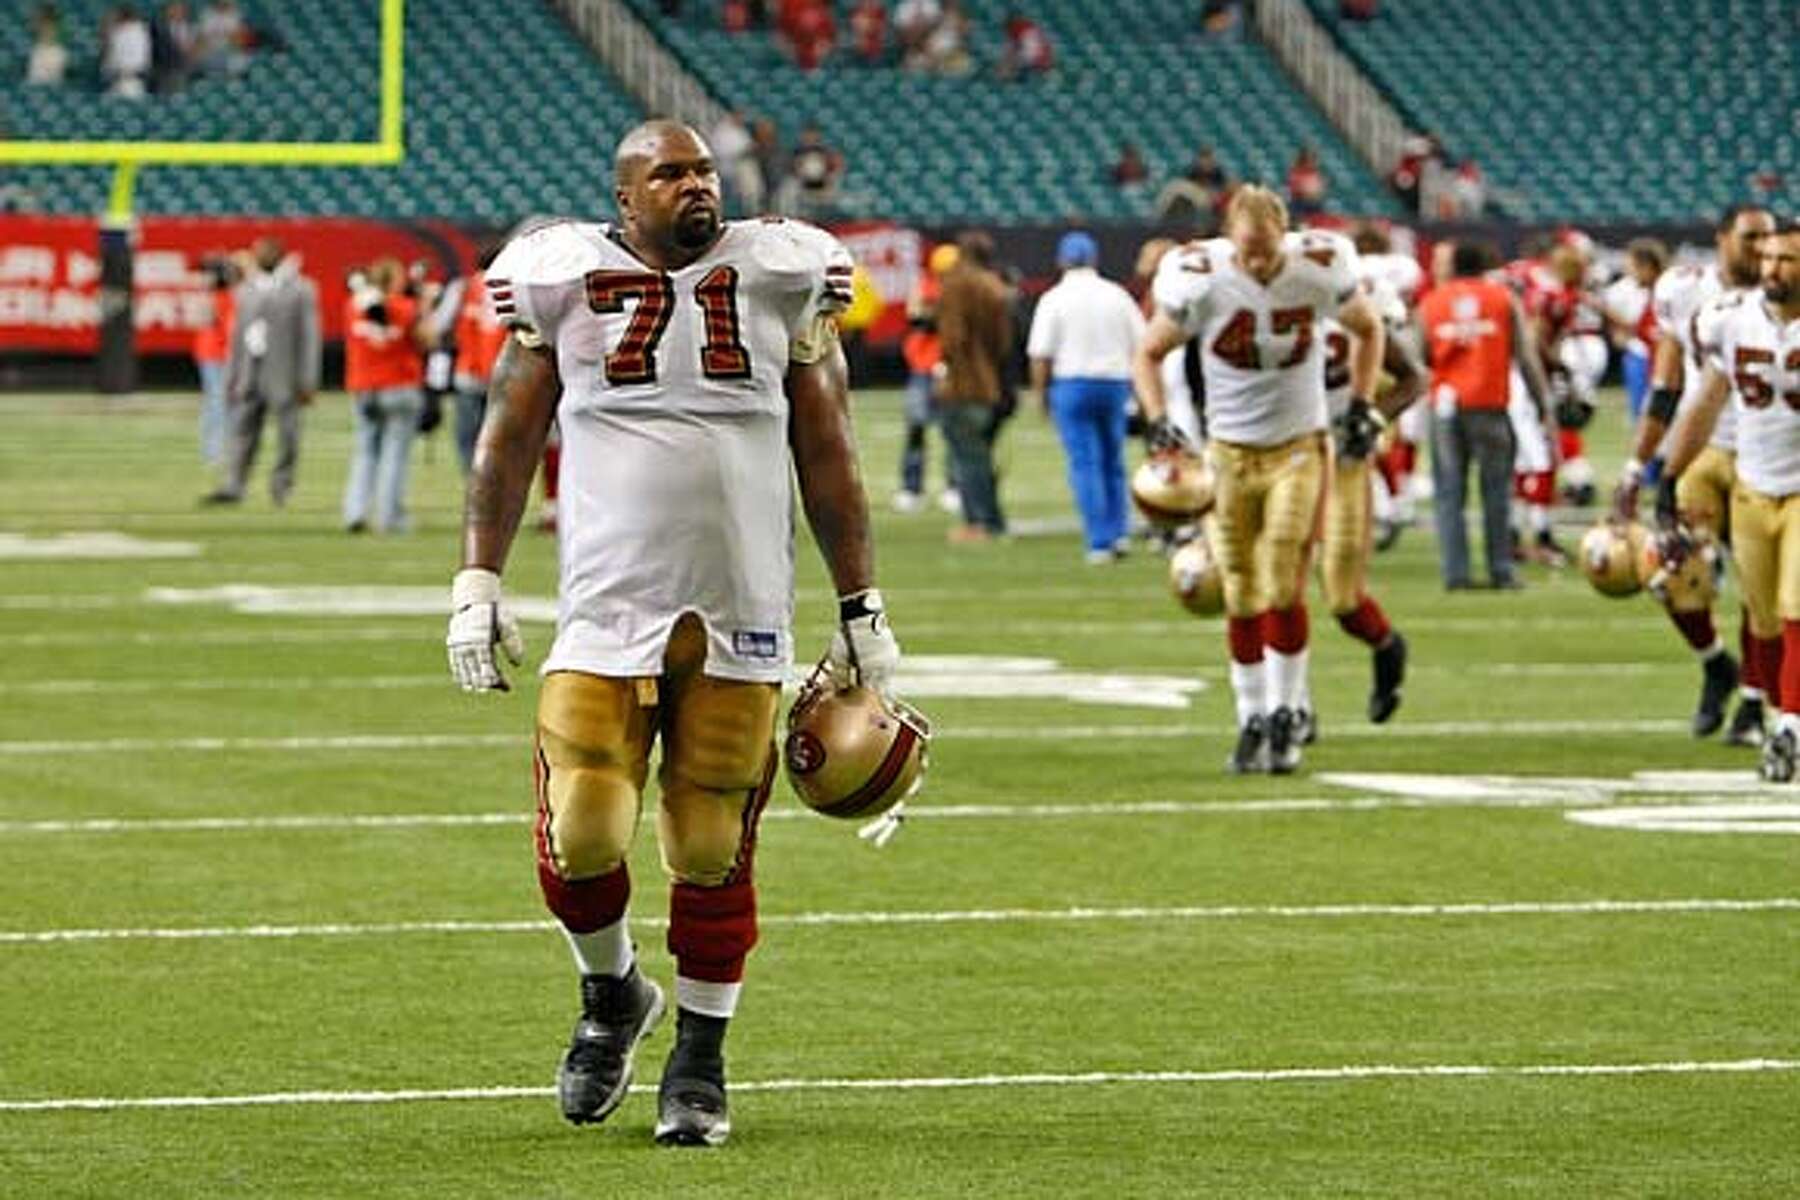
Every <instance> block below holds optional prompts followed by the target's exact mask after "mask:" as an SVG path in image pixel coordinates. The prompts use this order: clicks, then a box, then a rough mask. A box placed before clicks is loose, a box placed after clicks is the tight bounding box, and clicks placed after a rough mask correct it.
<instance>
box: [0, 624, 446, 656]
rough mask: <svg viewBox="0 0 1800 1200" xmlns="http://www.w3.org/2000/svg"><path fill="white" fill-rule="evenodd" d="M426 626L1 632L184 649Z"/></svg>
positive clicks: (291, 642)
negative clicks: (180, 630) (156, 631)
mask: <svg viewBox="0 0 1800 1200" xmlns="http://www.w3.org/2000/svg"><path fill="white" fill-rule="evenodd" d="M421 628H422V626H421V625H419V624H417V623H415V624H412V625H386V626H371V625H356V626H344V625H336V626H332V627H329V628H324V629H200V630H183V631H182V632H181V633H179V634H170V633H167V632H162V633H149V632H143V631H138V632H130V631H126V630H97V631H95V632H92V633H68V632H64V633H0V647H15V646H16V647H21V648H25V649H38V648H49V647H61V646H110V645H118V644H120V643H125V644H127V645H134V646H155V647H158V648H159V649H165V650H167V649H177V650H179V649H184V648H186V647H190V646H270V645H284V646H303V645H313V644H317V643H321V642H397V643H405V642H408V641H412V640H416V639H418V638H419V637H420V636H421V634H420V630H421Z"/></svg>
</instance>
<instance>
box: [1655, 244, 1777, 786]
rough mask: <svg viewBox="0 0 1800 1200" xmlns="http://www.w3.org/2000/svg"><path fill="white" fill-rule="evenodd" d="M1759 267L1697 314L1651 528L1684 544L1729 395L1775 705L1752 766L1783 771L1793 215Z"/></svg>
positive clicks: (1740, 516) (1668, 542) (1747, 580)
mask: <svg viewBox="0 0 1800 1200" xmlns="http://www.w3.org/2000/svg"><path fill="white" fill-rule="evenodd" d="M1761 276H1762V288H1761V291H1760V292H1753V291H1746V292H1740V293H1738V294H1736V295H1735V296H1732V297H1727V298H1724V299H1721V300H1715V301H1714V302H1713V305H1712V306H1711V308H1710V309H1709V310H1707V311H1706V312H1705V313H1703V314H1702V319H1701V321H1700V323H1699V326H1698V328H1697V331H1696V333H1697V341H1698V344H1699V346H1700V349H1701V354H1702V356H1703V360H1704V361H1705V363H1706V374H1705V376H1704V378H1703V379H1702V381H1701V384H1700V391H1699V394H1698V395H1697V396H1695V397H1694V399H1693V401H1692V403H1691V405H1690V406H1689V407H1688V408H1687V409H1685V410H1684V411H1683V412H1682V413H1681V415H1680V416H1679V417H1678V418H1677V419H1676V422H1675V428H1674V430H1673V432H1672V433H1671V435H1670V445H1669V456H1668V467H1667V470H1666V471H1665V473H1664V475H1663V478H1662V481H1661V483H1660V485H1659V486H1658V489H1657V497H1656V499H1657V505H1656V509H1657V523H1658V525H1659V526H1660V527H1661V532H1659V533H1658V535H1657V539H1658V543H1659V546H1658V550H1659V553H1660V554H1661V556H1662V558H1663V561H1664V563H1665V564H1670V565H1673V564H1675V563H1678V562H1679V560H1680V558H1681V556H1682V554H1683V553H1684V552H1686V551H1688V550H1690V549H1691V545H1690V544H1689V539H1688V537H1687V534H1686V531H1685V530H1684V529H1683V528H1682V527H1681V525H1680V514H1679V511H1678V509H1679V504H1680V494H1681V479H1682V474H1683V472H1684V471H1686V470H1688V469H1690V468H1691V467H1693V466H1695V465H1697V464H1698V462H1699V460H1700V456H1701V453H1702V450H1703V448H1704V446H1705V445H1706V440H1707V438H1708V436H1709V435H1710V434H1711V433H1712V431H1713V429H1714V427H1715V426H1716V424H1717V423H1718V421H1719V418H1720V416H1721V414H1722V413H1723V412H1725V410H1726V405H1727V403H1729V405H1730V409H1731V411H1732V413H1733V414H1734V415H1735V416H1736V418H1737V435H1738V438H1737V445H1738V454H1737V479H1736V482H1735V483H1734V484H1733V486H1732V489H1731V556H1732V559H1733V561H1734V562H1735V563H1736V564H1737V569H1738V579H1739V580H1740V581H1741V583H1742V585H1743V591H1744V605H1745V608H1746V609H1747V610H1748V613H1749V621H1750V634H1751V637H1752V638H1753V639H1754V641H1753V644H1754V646H1755V653H1756V654H1757V655H1758V656H1759V664H1760V666H1761V668H1762V679H1763V681H1764V686H1765V687H1767V688H1768V689H1769V690H1770V692H1771V694H1772V695H1773V696H1774V697H1775V698H1776V700H1777V705H1778V707H1779V708H1780V716H1779V717H1777V719H1776V724H1775V731H1774V733H1773V734H1772V735H1771V736H1770V737H1769V738H1768V740H1767V741H1766V742H1765V743H1764V745H1763V758H1762V775H1763V777H1764V778H1765V779H1769V780H1774V781H1777V782H1788V781H1790V780H1792V779H1793V778H1794V768H1795V760H1796V757H1797V743H1800V226H1796V225H1793V224H1791V223H1790V224H1789V225H1788V226H1787V227H1786V228H1784V229H1783V230H1782V231H1781V232H1780V233H1778V234H1773V235H1770V236H1769V237H1767V238H1765V239H1764V241H1763V246H1762V272H1761Z"/></svg>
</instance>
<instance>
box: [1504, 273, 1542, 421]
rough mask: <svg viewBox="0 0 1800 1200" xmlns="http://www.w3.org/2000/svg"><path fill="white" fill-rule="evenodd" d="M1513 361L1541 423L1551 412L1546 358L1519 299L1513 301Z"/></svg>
mask: <svg viewBox="0 0 1800 1200" xmlns="http://www.w3.org/2000/svg"><path fill="white" fill-rule="evenodd" d="M1512 328H1513V361H1514V363H1515V364H1517V366H1518V368H1519V374H1520V375H1521V376H1523V377H1524V379H1525V391H1526V393H1527V394H1528V395H1530V397H1531V404H1532V407H1533V408H1535V409H1537V415H1538V419H1539V420H1540V421H1541V420H1543V419H1544V417H1545V416H1547V415H1548V414H1549V412H1550V380H1549V378H1548V377H1546V376H1545V374H1544V358H1543V353H1542V350H1541V347H1540V345H1539V342H1538V337H1537V334H1536V333H1535V332H1534V330H1533V327H1532V323H1531V322H1529V321H1527V320H1526V319H1525V310H1524V309H1523V308H1522V307H1520V305H1519V302H1518V300H1517V299H1514V300H1513V301H1512Z"/></svg>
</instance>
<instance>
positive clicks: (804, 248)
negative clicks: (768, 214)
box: [738, 218, 856, 313]
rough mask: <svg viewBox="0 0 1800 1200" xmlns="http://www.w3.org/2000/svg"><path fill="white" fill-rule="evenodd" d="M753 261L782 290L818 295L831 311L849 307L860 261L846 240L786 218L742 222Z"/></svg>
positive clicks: (820, 306) (821, 305)
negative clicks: (856, 258)
mask: <svg viewBox="0 0 1800 1200" xmlns="http://www.w3.org/2000/svg"><path fill="white" fill-rule="evenodd" d="M738 228H739V229H740V230H741V231H742V233H743V234H744V235H745V236H746V238H747V240H748V241H749V243H750V246H749V251H750V256H751V261H753V262H754V263H755V264H756V265H757V266H758V267H759V268H761V269H762V270H763V271H765V272H767V273H768V275H769V276H770V277H771V278H772V279H773V280H775V282H776V284H777V286H778V287H780V288H781V289H782V290H788V289H792V290H793V291H795V292H799V293H802V294H807V295H817V296H818V299H819V308H820V309H821V310H822V311H824V312H827V313H834V312H841V311H842V310H843V309H845V308H847V307H849V304H850V300H851V297H852V286H851V281H852V278H853V276H854V274H855V269H856V264H855V262H854V261H853V260H852V259H851V257H850V252H849V251H848V250H846V249H844V244H843V243H842V242H840V241H838V240H837V238H835V237H833V236H832V235H831V234H829V233H827V232H825V230H823V229H820V228H819V227H818V226H817V225H809V224H808V223H807V222H805V221H794V220H789V219H786V218H763V219H759V220H753V221H743V222H739V223H738Z"/></svg>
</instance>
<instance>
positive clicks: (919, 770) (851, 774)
mask: <svg viewBox="0 0 1800 1200" xmlns="http://www.w3.org/2000/svg"><path fill="white" fill-rule="evenodd" d="M930 743H931V722H930V721H928V720H926V719H925V715H924V714H923V713H921V712H919V710H917V709H916V708H913V707H912V706H911V705H910V704H906V703H904V702H903V701H900V700H896V699H894V698H893V697H891V696H884V695H882V694H881V693H880V692H878V691H876V690H875V689H874V688H872V687H869V686H868V685H867V684H865V683H862V682H861V681H860V680H856V679H845V678H843V677H841V676H840V675H838V674H837V673H836V672H834V671H833V670H832V669H831V666H830V665H829V663H827V662H823V661H822V662H820V663H819V665H818V666H816V667H814V668H813V671H812V674H811V675H809V676H808V677H807V679H806V682H805V683H803V684H801V686H800V694H799V695H798V696H797V697H795V699H794V706H793V707H792V708H791V709H789V710H788V720H787V740H786V742H785V743H784V744H783V746H782V753H781V760H782V762H783V763H784V764H785V765H786V767H787V776H788V782H789V783H791V784H793V786H794V791H795V792H796V793H798V794H799V796H800V799H801V800H802V801H803V802H805V804H806V806H807V807H808V808H810V809H812V810H813V811H814V812H817V813H823V814H824V815H825V816H828V817H839V818H843V819H845V820H851V819H854V818H858V817H873V816H878V815H880V814H882V813H885V812H887V811H888V810H889V809H891V808H893V807H894V806H895V805H897V804H899V803H900V802H901V801H902V800H904V799H906V798H907V797H908V796H910V795H912V793H913V792H915V791H917V790H918V788H919V785H920V784H921V783H923V782H924V780H925V768H926V765H927V750H928V749H929V747H930Z"/></svg>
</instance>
